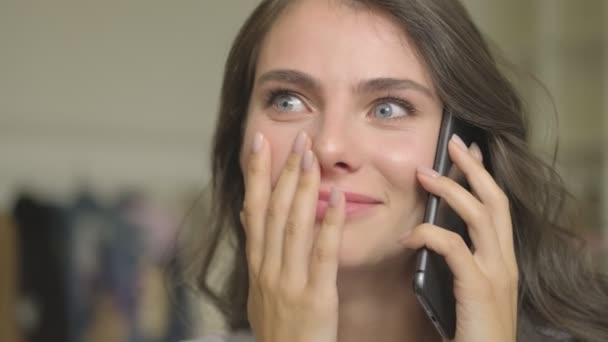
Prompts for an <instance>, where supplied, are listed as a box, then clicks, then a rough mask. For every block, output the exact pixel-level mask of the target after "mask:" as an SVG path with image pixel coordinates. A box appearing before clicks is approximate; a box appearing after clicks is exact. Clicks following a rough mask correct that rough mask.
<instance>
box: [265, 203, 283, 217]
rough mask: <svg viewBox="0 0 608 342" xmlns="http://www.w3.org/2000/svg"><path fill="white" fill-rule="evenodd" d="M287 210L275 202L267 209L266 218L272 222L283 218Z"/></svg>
mask: <svg viewBox="0 0 608 342" xmlns="http://www.w3.org/2000/svg"><path fill="white" fill-rule="evenodd" d="M285 211H286V210H285V209H284V208H283V207H282V206H281V205H280V204H278V203H277V202H275V201H273V202H272V203H271V204H270V205H269V206H268V208H267V209H266V217H267V218H268V220H270V221H272V220H275V219H277V218H279V217H280V216H281V214H283V213H284V212H285Z"/></svg>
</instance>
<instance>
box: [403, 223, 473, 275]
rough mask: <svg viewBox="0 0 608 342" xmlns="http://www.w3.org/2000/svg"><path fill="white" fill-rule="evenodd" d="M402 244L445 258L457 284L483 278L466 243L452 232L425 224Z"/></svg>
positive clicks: (417, 228) (416, 229)
mask: <svg viewBox="0 0 608 342" xmlns="http://www.w3.org/2000/svg"><path fill="white" fill-rule="evenodd" d="M401 243H402V245H403V246H405V247H406V248H410V249H420V248H423V247H426V248H428V249H430V250H432V251H434V252H435V253H437V254H439V255H441V256H443V257H444V258H445V261H446V263H447V264H448V266H449V268H450V270H451V271H452V273H453V274H454V281H455V282H456V280H461V281H467V282H473V283H475V282H478V280H480V279H481V277H482V275H481V273H480V272H479V269H478V268H477V264H476V263H475V260H474V258H473V254H471V251H470V250H469V248H468V247H467V245H466V243H465V242H464V240H463V239H462V237H461V236H460V235H458V234H456V233H454V232H452V231H449V230H446V229H443V228H440V227H437V226H435V225H432V224H428V223H425V224H422V225H420V226H418V227H416V228H415V229H414V230H413V231H412V232H411V233H410V234H409V235H408V236H406V237H405V238H403V239H402V240H401Z"/></svg>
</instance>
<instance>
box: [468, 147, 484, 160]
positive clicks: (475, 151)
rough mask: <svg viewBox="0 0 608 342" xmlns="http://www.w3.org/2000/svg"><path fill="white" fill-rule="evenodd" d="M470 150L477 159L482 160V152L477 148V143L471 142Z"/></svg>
mask: <svg viewBox="0 0 608 342" xmlns="http://www.w3.org/2000/svg"><path fill="white" fill-rule="evenodd" d="M471 152H473V156H474V157H475V158H476V159H477V160H479V161H483V154H482V153H481V149H480V148H479V145H477V144H476V143H472V144H471Z"/></svg>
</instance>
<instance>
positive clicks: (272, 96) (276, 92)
mask: <svg viewBox="0 0 608 342" xmlns="http://www.w3.org/2000/svg"><path fill="white" fill-rule="evenodd" d="M280 96H295V97H298V98H300V100H302V99H301V96H300V95H299V94H297V93H295V92H293V91H291V90H289V89H286V88H276V89H272V90H270V91H269V92H268V95H267V96H266V98H265V101H264V103H265V106H266V108H268V107H272V106H273V104H274V103H273V102H274V101H275V100H276V99H277V98H278V97H280ZM389 102H392V103H395V104H397V105H399V106H401V107H403V109H405V110H406V111H407V112H408V115H405V116H398V117H395V118H391V119H377V120H381V121H387V120H388V121H392V120H403V119H406V118H407V117H409V116H412V115H415V114H416V112H417V110H416V107H415V106H414V105H413V104H412V103H411V102H410V101H407V100H404V99H402V98H399V97H396V96H391V95H389V96H385V97H381V98H379V99H377V100H376V101H374V106H377V105H379V104H382V103H389Z"/></svg>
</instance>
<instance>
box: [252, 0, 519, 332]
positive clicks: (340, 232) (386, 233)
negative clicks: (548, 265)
mask: <svg viewBox="0 0 608 342" xmlns="http://www.w3.org/2000/svg"><path fill="white" fill-rule="evenodd" d="M311 18H314V23H312V22H311ZM441 111H442V104H441V101H440V99H439V98H438V97H437V95H436V93H435V90H434V88H433V84H432V82H431V80H430V78H429V75H428V72H427V70H426V66H425V64H424V62H423V61H422V60H420V58H419V57H418V56H417V53H416V51H415V50H414V49H413V47H412V45H411V44H410V43H409V41H408V36H407V35H406V34H405V33H404V32H403V31H402V30H401V29H400V28H399V27H398V26H397V25H395V24H394V23H393V22H392V21H391V20H390V19H389V18H388V17H386V16H383V15H381V14H378V13H374V12H370V11H366V10H361V9H353V8H351V7H348V6H346V5H342V4H339V3H337V2H330V1H323V0H307V1H300V2H298V3H296V4H294V5H292V6H291V7H290V8H289V9H288V10H287V11H286V12H285V13H283V14H282V15H281V17H280V18H279V19H278V20H277V22H276V23H275V25H274V26H273V29H272V30H271V31H270V32H269V34H268V35H267V36H266V39H265V40H264V42H263V45H262V49H261V52H260V56H259V59H258V63H257V66H256V81H255V84H254V89H253V92H252V95H251V101H250V105H249V111H248V113H247V124H246V129H245V139H244V141H245V143H244V146H243V148H242V150H241V151H242V153H241V158H240V161H241V168H242V170H243V174H244V176H245V188H246V193H245V203H244V209H243V212H242V215H241V220H242V222H243V226H244V227H245V230H246V235H247V258H248V263H249V270H250V272H249V273H250V277H251V279H250V284H251V285H250V294H249V305H248V311H249V318H250V320H251V323H252V327H253V330H254V334H255V335H256V340H257V341H265V342H272V341H287V340H289V341H332V342H333V341H337V340H343V341H369V340H371V339H372V338H373V339H377V340H381V341H415V340H421V339H424V340H439V336H438V335H436V333H435V332H434V329H433V327H432V325H430V323H429V322H428V321H427V320H426V317H425V316H424V314H423V313H422V311H421V309H420V308H419V307H418V305H417V304H416V302H415V299H414V297H413V293H412V291H411V276H412V272H413V269H412V267H413V263H414V259H415V258H414V253H415V249H417V248H421V247H423V246H425V245H426V246H428V247H429V248H431V249H434V250H435V251H437V252H438V253H440V254H443V255H444V256H446V259H447V261H448V264H449V266H450V268H451V269H452V271H453V273H454V275H455V288H454V291H455V295H456V299H457V317H458V322H457V337H456V340H458V341H490V340H491V341H513V340H514V336H515V323H514V322H515V312H516V310H515V309H516V308H515V299H516V295H517V265H516V263H515V257H514V252H513V241H512V239H511V229H512V228H511V222H510V215H509V206H508V202H507V200H506V196H504V194H503V193H502V192H501V191H500V189H499V188H498V186H496V184H495V182H494V181H493V179H492V178H491V176H490V175H489V174H488V173H487V172H486V171H485V170H484V169H483V165H482V164H481V162H480V160H481V153H479V151H478V149H476V148H475V146H473V147H471V148H470V149H467V147H466V146H462V145H463V144H461V143H459V141H458V139H452V141H451V143H450V156H451V158H452V160H453V161H454V163H455V164H456V165H458V166H459V167H460V169H461V170H462V171H463V172H464V173H465V175H466V176H467V179H468V180H469V183H470V184H471V186H472V189H473V192H474V194H471V193H469V192H467V191H466V190H464V189H463V188H461V187H460V186H459V185H457V184H455V183H453V182H451V181H450V180H448V179H446V178H443V177H437V176H436V175H434V174H433V173H432V172H431V171H430V170H429V168H430V167H431V166H432V162H433V158H434V151H435V147H436V141H437V135H438V131H439V125H440V121H441ZM332 189H333V190H332ZM319 191H321V192H322V193H325V194H326V195H327V194H328V193H331V196H329V197H331V200H329V199H327V198H324V200H323V201H320V200H318V198H319ZM427 191H430V192H433V193H435V194H437V195H440V196H442V197H443V198H445V199H446V200H447V202H448V203H449V204H450V205H452V206H453V207H454V209H455V210H456V211H457V212H458V213H459V214H460V215H461V216H462V217H463V219H464V220H465V222H467V223H468V225H469V230H470V234H471V238H472V240H473V243H474V244H475V246H476V249H477V251H476V253H475V255H472V254H471V252H469V251H468V249H467V248H466V246H465V245H464V243H463V242H462V240H461V239H460V238H459V237H458V236H456V235H454V234H452V233H450V232H448V231H446V230H444V229H440V228H439V227H435V226H431V225H420V222H421V221H422V216H423V213H424V206H425V200H426V193H427ZM344 192H347V193H357V194H360V195H365V196H367V197H369V198H371V199H373V200H374V201H375V202H374V203H373V205H367V206H366V207H365V208H364V209H363V210H361V209H360V208H361V207H360V206H358V205H357V204H354V203H353V202H352V201H350V200H349V195H347V196H346V197H345V196H344V194H343V193H344ZM320 202H322V203H321V204H319V203H320ZM326 207H329V209H327V210H325V208H326ZM353 208H354V209H357V210H353ZM319 212H320V214H318V213H319ZM404 236H407V238H404Z"/></svg>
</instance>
